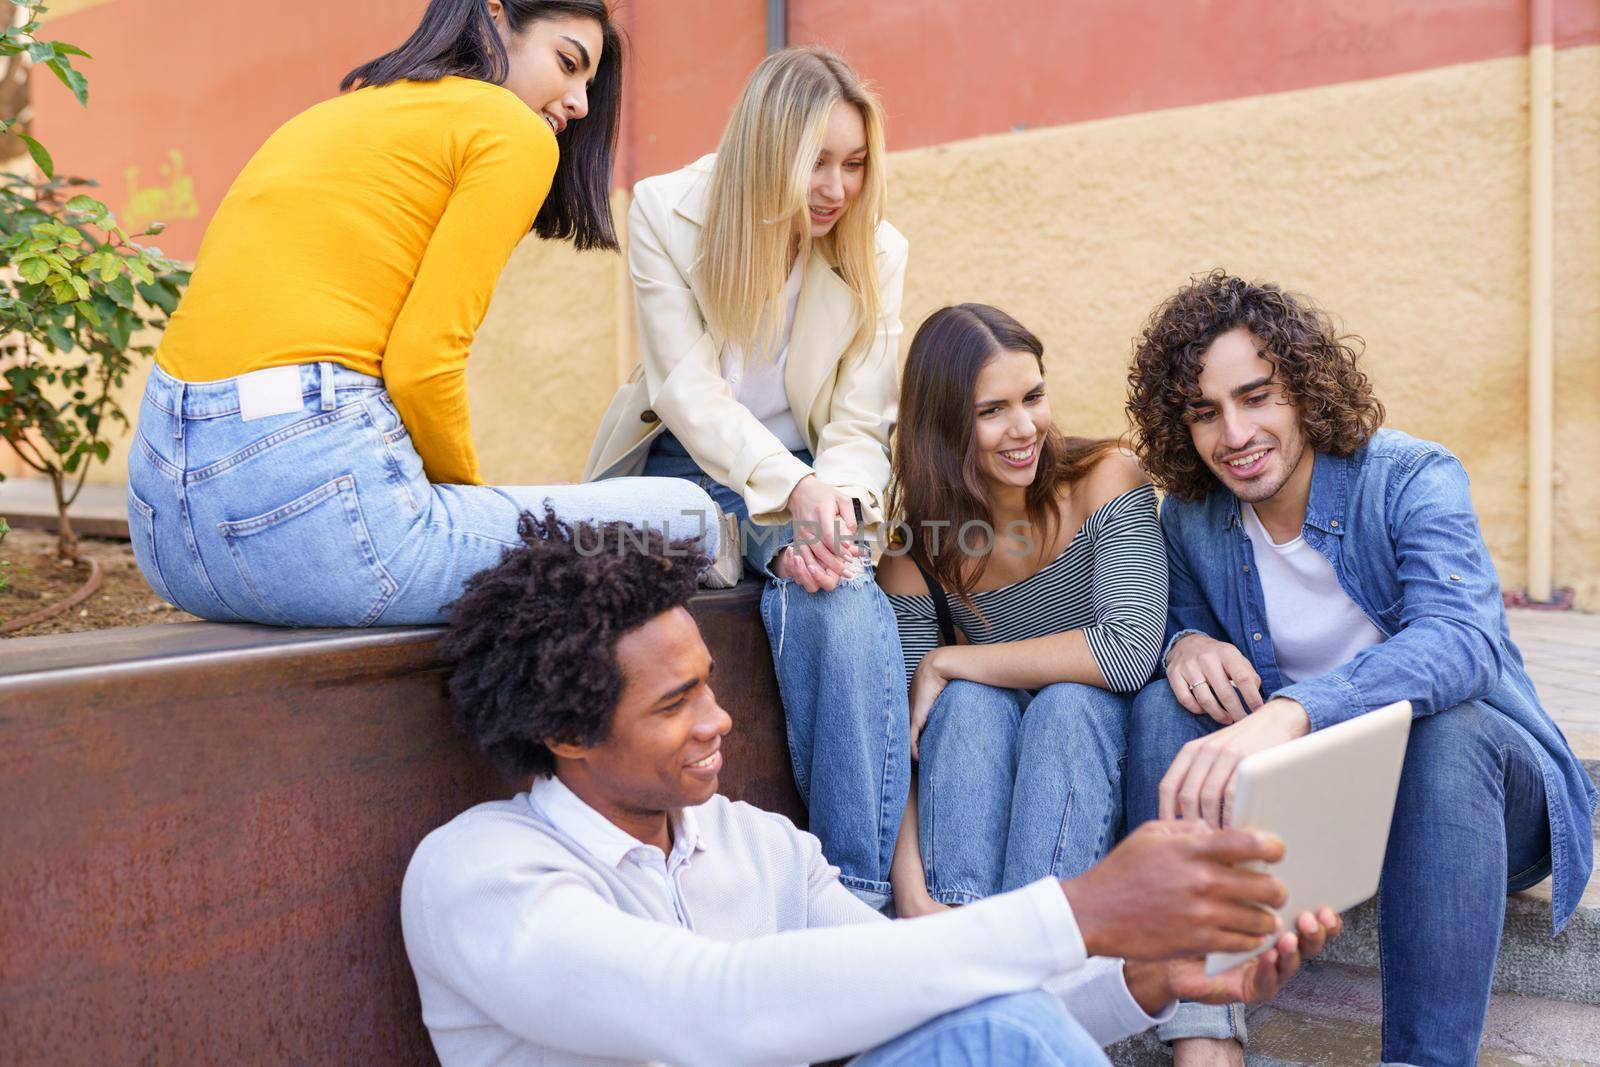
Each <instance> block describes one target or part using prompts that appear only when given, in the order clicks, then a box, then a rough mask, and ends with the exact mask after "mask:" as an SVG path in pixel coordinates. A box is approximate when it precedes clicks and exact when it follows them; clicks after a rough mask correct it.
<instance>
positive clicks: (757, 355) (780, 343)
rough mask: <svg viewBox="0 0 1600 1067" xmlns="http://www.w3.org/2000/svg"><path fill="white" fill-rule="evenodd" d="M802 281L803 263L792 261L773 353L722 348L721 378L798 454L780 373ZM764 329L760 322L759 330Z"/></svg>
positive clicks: (799, 437) (801, 440) (801, 438)
mask: <svg viewBox="0 0 1600 1067" xmlns="http://www.w3.org/2000/svg"><path fill="white" fill-rule="evenodd" d="M804 277H805V262H804V260H802V259H801V258H800V257H799V256H796V257H795V260H794V269H793V270H791V271H790V272H789V280H788V281H787V282H785V283H784V286H783V296H784V309H785V310H784V316H783V329H782V331H780V332H779V333H778V335H777V337H776V338H775V339H773V341H772V343H773V344H774V345H776V347H777V351H776V352H773V351H764V350H759V349H758V350H755V351H751V350H748V349H746V348H745V347H744V346H743V345H736V344H732V343H730V344H725V345H723V346H722V378H723V380H724V381H726V382H727V383H728V385H729V387H731V388H732V389H733V398H734V399H735V400H737V401H738V402H739V403H741V404H743V405H744V406H745V407H747V408H749V409H750V414H752V415H754V416H755V417H756V418H758V419H760V420H761V425H763V426H765V427H766V428H767V429H769V430H771V431H772V434H773V436H774V437H776V438H777V439H778V440H780V441H782V442H783V447H784V448H787V449H788V450H789V451H791V452H798V451H799V450H800V449H802V448H805V447H806V439H805V435H804V434H802V433H801V432H800V424H799V423H797V422H795V421H794V413H793V412H792V411H790V410H789V393H788V391H787V390H785V389H784V387H783V371H784V368H785V367H786V366H788V363H789V338H790V337H792V336H793V335H794V312H795V308H796V307H798V306H799V304H800V282H801V280H802V279H803V278H804ZM765 326H766V322H765V320H763V322H762V327H763V329H764V328H765Z"/></svg>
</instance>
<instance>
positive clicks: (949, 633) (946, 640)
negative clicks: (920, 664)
mask: <svg viewBox="0 0 1600 1067" xmlns="http://www.w3.org/2000/svg"><path fill="white" fill-rule="evenodd" d="M907 555H908V556H910V559H911V562H912V563H916V565H917V570H918V571H920V572H921V573H922V580H923V581H924V582H926V583H927V585H928V595H929V596H931V597H933V613H934V614H935V615H937V616H938V617H939V637H940V643H941V644H946V645H953V644H955V643H956V622H955V618H954V617H953V616H952V615H951V614H950V598H949V597H947V596H945V593H944V587H943V586H941V585H940V584H939V582H938V580H937V579H935V578H934V576H933V575H931V574H929V573H928V568H926V567H924V566H923V565H922V564H921V563H917V557H915V556H911V555H910V553H907Z"/></svg>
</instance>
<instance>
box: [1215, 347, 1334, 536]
mask: <svg viewBox="0 0 1600 1067" xmlns="http://www.w3.org/2000/svg"><path fill="white" fill-rule="evenodd" d="M1198 385H1199V387H1200V399H1199V400H1197V401H1195V402H1193V403H1191V404H1190V405H1189V410H1188V413H1187V416H1186V418H1187V420H1188V423H1189V435H1190V438H1191V439H1192V440H1193V441H1194V447H1195V451H1196V452H1198V453H1199V454H1200V459H1201V460H1202V461H1203V462H1204V463H1205V465H1206V467H1207V468H1209V469H1210V471H1211V473H1213V474H1215V475H1216V476H1217V480H1218V481H1220V482H1221V483H1222V484H1223V485H1224V486H1225V487H1226V488H1227V489H1228V491H1229V492H1231V493H1233V495H1234V496H1236V497H1238V498H1239V499H1240V500H1242V501H1245V502H1246V503H1249V504H1265V503H1268V502H1271V501H1274V500H1276V499H1279V494H1280V493H1285V491H1286V490H1287V493H1286V496H1291V497H1295V498H1296V500H1295V501H1291V503H1293V502H1298V503H1299V506H1300V509H1301V510H1302V511H1303V510H1304V507H1305V503H1304V499H1303V495H1308V494H1309V488H1310V477H1311V466H1312V465H1311V463H1309V462H1304V461H1305V460H1306V438H1305V433H1304V432H1303V431H1302V430H1301V428H1300V411H1299V409H1298V408H1296V407H1295V406H1294V404H1293V403H1291V402H1290V401H1289V399H1288V398H1287V397H1286V396H1285V395H1284V391H1283V386H1282V385H1281V384H1280V383H1279V382H1278V380H1277V378H1276V376H1275V375H1274V373H1273V367H1272V364H1271V363H1270V362H1268V361H1267V359H1266V358H1265V357H1264V356H1263V355H1262V354H1261V343H1260V342H1259V341H1258V340H1257V339H1256V338H1255V337H1254V336H1253V335H1252V334H1251V333H1250V331H1249V330H1248V329H1246V328H1245V327H1243V326H1240V327H1237V328H1235V329H1233V330H1230V331H1228V332H1227V333H1225V334H1223V335H1222V336H1220V337H1218V338H1217V339H1216V340H1215V341H1213V342H1211V346H1210V347H1209V348H1207V349H1206V351H1205V354H1204V355H1203V356H1202V357H1201V369H1200V377H1199V379H1198Z"/></svg>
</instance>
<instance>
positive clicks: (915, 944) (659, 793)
mask: <svg viewBox="0 0 1600 1067" xmlns="http://www.w3.org/2000/svg"><path fill="white" fill-rule="evenodd" d="M521 535H522V544H521V545H520V546H519V547H517V548H515V549H513V550H511V551H509V552H508V553H507V554H506V556H505V558H504V560H503V562H502V563H501V564H500V565H499V566H497V567H493V568H491V569H489V570H486V571H483V572H481V573H480V574H478V575H476V576H475V577H474V578H472V579H471V581H470V582H469V583H468V586H467V590H466V592H465V593H464V595H463V596H462V597H461V599H460V600H459V601H458V602H457V603H456V604H455V606H454V608H453V612H452V616H451V625H452V630H451V634H450V636H449V638H448V639H447V641H446V651H447V654H448V655H449V656H450V657H452V658H453V659H454V660H455V662H456V666H455V671H454V674H453V676H452V678H451V682H450V692H451V696H452V699H453V702H454V704H455V708H456V712H457V719H458V723H459V725H460V726H461V727H462V728H463V729H464V730H465V732H466V733H467V734H468V735H469V736H470V737H471V738H473V739H474V740H475V741H476V742H477V743H478V744H479V745H480V746H482V747H483V748H484V749H486V750H487V751H488V752H489V753H490V754H491V755H493V756H494V757H495V758H496V759H497V760H498V761H499V762H500V763H502V764H503V765H504V766H505V767H506V768H507V769H509V770H511V771H513V772H516V773H518V774H521V775H528V774H531V775H532V776H533V778H534V781H533V785H532V787H531V788H530V789H529V790H528V791H527V792H526V793H522V794H520V795H518V796H517V797H515V798H514V799H511V800H506V801H498V802H493V803H488V804H480V805H478V806H477V807H475V808H473V809H471V810H470V811H467V812H466V813H464V814H462V815H460V816H458V817H457V818H456V819H454V820H452V821H451V822H450V823H448V824H446V825H445V826H443V827H441V828H440V829H438V830H436V831H434V832H433V833H432V834H430V835H428V837H427V838H426V839H425V840H424V841H423V842H422V844H421V845H420V846H419V847H418V848H417V852H416V855H415V856H414V857H413V858H412V861H411V865H410V867H409V869H408V870H407V872H406V878H405V884H404V888H403V889H402V892H401V920H402V925H403V929H404V932H405V940H406V950H407V952H408V953H409V954H410V957H411V963H412V967H413V969H414V970H415V972H416V978H417V988H418V990H419V992H420V993H421V998H422V1014H423V1019H424V1021H425V1022H426V1023H427V1025H428V1028H429V1030H430V1031H431V1033H432V1037H433V1042H434V1048H435V1049H436V1050H437V1052H438V1054H439V1059H440V1060H441V1061H442V1062H443V1064H444V1065H445V1067H456V1065H459V1064H490V1063H493V1064H498V1065H506V1064H541V1065H544V1067H555V1065H564V1064H570V1065H576V1064H580V1063H581V1064H584V1065H587V1067H595V1065H598V1064H624V1063H626V1064H641V1063H645V1062H650V1063H655V1062H670V1063H677V1064H706V1065H716V1067H725V1065H738V1064H756V1063H760V1064H774V1063H800V1062H814V1061H817V1060H825V1059H829V1058H830V1057H836V1056H844V1055H850V1054H853V1053H856V1052H860V1051H861V1050H863V1049H870V1051H868V1052H866V1053H864V1054H863V1055H862V1056H861V1057H860V1059H859V1060H858V1061H856V1062H857V1063H858V1064H860V1065H862V1067H868V1065H870V1067H889V1065H906V1067H909V1065H912V1064H918V1065H921V1064H934V1065H955V1064H994V1063H1006V1064H1019V1065H1020V1064H1041V1065H1042V1064H1080V1063H1097V1064H1103V1063H1105V1062H1106V1061H1105V1057H1104V1055H1103V1054H1102V1053H1101V1051H1100V1048H1099V1044H1100V1042H1104V1041H1108V1040H1112V1039H1115V1038H1118V1037H1120V1036H1122V1035H1124V1034H1127V1033H1130V1032H1132V1031H1135V1030H1140V1029H1143V1028H1144V1027H1145V1026H1147V1025H1149V1024H1150V1023H1151V1022H1153V1021H1155V1017H1157V1016H1160V1017H1165V1015H1166V1014H1169V1013H1170V1010H1171V1003H1172V1002H1173V1001H1174V1000H1175V999H1176V997H1177V996H1179V995H1184V996H1190V997H1194V996H1199V997H1205V998H1208V999H1212V1000H1215V1001H1217V1002H1219V1003H1226V1002H1227V1001H1228V1000H1230V999H1237V998H1240V997H1248V998H1249V999H1252V1000H1255V999H1262V998H1266V997H1270V996H1271V995H1272V994H1273V993H1274V992H1275V991H1276V989H1277V988H1278V986H1279V984H1280V983H1281V982H1282V981H1283V980H1284V979H1286V978H1287V977H1288V976H1289V975H1291V974H1292V973H1294V971H1295V970H1296V968H1297V967H1298V966H1299V961H1300V957H1301V955H1302V954H1303V953H1315V952H1316V951H1318V950H1320V948H1321V947H1322V944H1323V940H1324V938H1325V937H1326V936H1327V935H1328V934H1330V933H1335V934H1336V933H1337V932H1338V925H1339V924H1338V919H1337V917H1336V916H1334V915H1333V914H1332V913H1329V912H1326V911H1324V912H1323V913H1322V914H1320V915H1319V916H1317V917H1316V918H1313V917H1312V916H1310V915H1303V916H1301V917H1300V920H1299V926H1298V929H1299V931H1300V933H1301V934H1302V935H1303V942H1297V941H1296V939H1295V937H1294V935H1292V934H1284V935H1283V936H1282V938H1280V940H1279V941H1278V943H1277V945H1276V946H1275V947H1274V949H1272V950H1271V951H1270V952H1268V953H1267V954H1266V955H1265V956H1263V957H1261V958H1260V960H1259V961H1253V962H1252V963H1250V964H1246V965H1244V966H1243V967H1241V968H1239V969H1237V970H1235V971H1232V972H1229V973H1228V974H1226V975H1223V976H1219V977H1218V978H1212V979H1208V978H1206V977H1205V975H1204V971H1203V968H1202V966H1201V964H1200V961H1199V960H1193V959H1189V960H1180V961H1179V962H1175V963H1163V962H1154V961H1160V960H1167V959H1169V958H1171V957H1175V956H1183V955H1189V954H1194V953H1198V952H1203V951H1207V950H1210V949H1213V948H1224V947H1248V946H1250V945H1253V944H1256V943H1258V942H1259V936H1260V934H1261V933H1263V932H1271V931H1272V929H1273V928H1274V924H1275V922H1276V919H1275V917H1274V916H1272V915H1271V914H1270V913H1267V912H1264V911H1262V910H1261V909H1260V908H1259V907H1257V906H1254V905H1252V904H1250V903H1249V902H1250V901H1257V902H1261V901H1269V902H1270V901H1278V902H1281V900H1282V897H1281V894H1282V892H1283V887H1282V884H1281V883H1279V882H1278V881H1277V880H1276V879H1275V878H1272V877H1271V876H1269V875H1266V874H1260V873H1255V872H1247V871H1242V870H1237V869H1235V868H1234V866H1232V864H1233V863H1236V862H1237V861H1239V860H1241V859H1245V858H1257V859H1265V860H1272V859H1275V858H1277V857H1278V856H1280V855H1281V848H1282V846H1281V844H1278V843H1277V842H1275V841H1271V840H1268V839H1265V838H1262V837H1260V836H1259V835H1256V834H1253V833H1246V832H1244V831H1235V832H1230V833H1228V834H1215V835H1214V834H1210V833H1203V832H1198V828H1196V827H1194V826H1193V824H1190V825H1188V826H1185V825H1184V824H1179V823H1170V822H1169V823H1165V824H1156V825H1152V826H1149V827H1146V828H1145V829H1144V830H1141V831H1140V832H1138V833H1135V834H1133V835H1132V836H1131V837H1130V838H1129V840H1128V841H1126V842H1124V843H1123V844H1122V845H1120V846H1118V848H1117V849H1115V850H1113V852H1112V853H1111V854H1110V855H1109V856H1107V857H1106V859H1105V860H1103V861H1102V862H1101V864H1100V865H1099V866H1098V867H1096V868H1095V869H1094V870H1093V871H1090V872H1088V873H1087V874H1085V875H1083V876H1082V877H1080V878H1077V879H1074V880H1073V881H1071V882H1067V883H1057V882H1054V881H1052V880H1050V879H1043V880H1041V881H1039V882H1038V883H1036V884H1034V885H1032V886H1029V887H1027V888H1024V889H1020V890H1017V891H1015V892H1012V893H1008V894H1004V895H1001V896H997V897H993V898H990V899H989V900H985V901H982V902H980V903H977V904H973V905H971V906H970V907H966V908H962V909H959V910H957V911H953V912H950V913H948V914H945V915H940V916H934V917H930V918H923V919H915V920H910V919H908V920H905V921H902V922H893V923H891V922H888V921H886V920H884V918H883V916H881V915H879V914H878V913H877V912H875V911H873V910H872V909H871V908H869V907H868V906H867V905H866V904H863V903H862V902H861V901H859V900H858V899H857V898H856V897H854V896H852V895H851V894H850V892H849V891H848V890H846V889H845V888H844V887H843V886H842V885H841V884H840V882H839V878H838V870H837V869H836V868H834V867H832V866H830V865H829V864H828V863H827V861H826V860H824V859H823V857H822V854H821V851H820V847H819V846H818V843H817V840H816V838H814V837H812V836H811V835H810V834H806V833H802V832H800V831H799V830H796V829H795V827H794V826H793V825H792V824H791V823H790V822H789V821H788V820H787V819H784V818H782V817H780V816H777V815H772V814H768V813H767V812H763V811H760V810H758V809H756V808H753V807H751V806H749V805H747V804H739V803H733V802H731V801H728V800H726V799H725V798H723V797H720V796H717V795H716V793H717V784H718V778H719V772H720V771H721V769H722V765H723V745H722V742H723V739H724V738H725V737H726V736H727V734H728V732H729V730H730V729H731V728H732V719H731V718H730V717H729V715H728V713H727V712H726V711H725V710H723V708H722V707H721V705H719V704H718V702H717V698H716V696H715V695H714V694H713V692H712V689H711V680H712V674H713V669H714V665H713V663H712V661H711V655H710V653H709V651H708V650H707V648H706V645H705V642H704V641H702V640H701V637H700V632H699V629H698V628H697V627H696V625H695V621H694V618H693V617H692V616H691V615H690V614H689V612H688V611H687V610H685V604H686V602H687V601H688V599H689V597H690V595H691V594H692V593H693V592H694V588H695V575H696V574H697V572H698V571H699V569H700V566H701V564H702V563H703V560H701V559H699V558H696V557H694V556H692V555H690V554H689V553H688V552H687V551H685V548H686V546H687V543H686V542H684V543H675V544H672V545H669V544H667V543H666V542H665V541H664V539H663V537H662V536H661V535H660V534H656V533H651V532H644V533H640V532H638V531H634V530H632V529H631V528H629V527H625V526H621V525H620V524H611V525H608V526H603V527H598V528H596V527H592V526H586V525H579V526H576V527H569V526H567V525H565V524H563V523H561V522H560V521H559V520H557V519H556V517H555V516H554V514H547V515H546V516H545V518H543V519H542V520H535V519H534V518H532V517H531V516H524V517H523V521H522V526H521ZM1112 949H1115V950H1116V952H1117V953H1119V954H1121V955H1124V956H1127V957H1130V958H1133V959H1140V960H1146V961H1152V962H1144V963H1134V962H1128V963H1126V964H1125V963H1124V962H1123V961H1122V960H1119V959H1111V958H1106V959H1097V960H1094V961H1092V962H1091V961H1090V960H1089V958H1088V957H1090V956H1101V957H1109V956H1112V955H1113V952H1112V951H1111V950H1112ZM1041 985H1044V986H1045V987H1046V988H1048V989H1049V992H1048V993H1047V992H1043V991H1041V989H1040V987H1041ZM1051 993H1053V994H1055V995H1050V994H1051ZM1064 1005H1065V1008H1066V1010H1064V1007H1063V1006H1064ZM1069 1011H1070V1014H1069Z"/></svg>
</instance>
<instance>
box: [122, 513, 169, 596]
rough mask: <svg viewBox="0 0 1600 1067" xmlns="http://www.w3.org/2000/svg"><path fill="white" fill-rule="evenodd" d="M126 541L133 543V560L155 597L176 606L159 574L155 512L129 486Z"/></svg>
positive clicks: (159, 561) (164, 579) (163, 579)
mask: <svg viewBox="0 0 1600 1067" xmlns="http://www.w3.org/2000/svg"><path fill="white" fill-rule="evenodd" d="M128 539H129V540H130V541H132V542H133V559H134V562H135V563H137V564H138V565H139V573H140V574H142V575H144V580H145V581H146V582H148V583H149V584H150V588H151V589H152V590H153V591H154V592H155V594H156V596H158V597H160V598H161V599H162V600H165V601H166V602H167V603H169V604H176V603H177V602H176V601H174V600H173V599H172V594H171V593H170V592H168V591H167V581H166V578H164V577H163V576H162V574H161V554H160V553H159V552H157V551H156V510H155V508H153V507H151V506H150V505H149V504H146V503H145V502H144V501H143V500H140V499H139V494H138V493H135V492H134V491H133V487H132V486H131V485H130V486H129V487H128Z"/></svg>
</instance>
